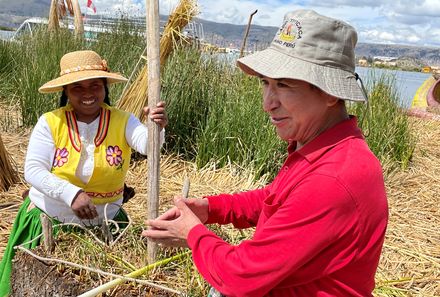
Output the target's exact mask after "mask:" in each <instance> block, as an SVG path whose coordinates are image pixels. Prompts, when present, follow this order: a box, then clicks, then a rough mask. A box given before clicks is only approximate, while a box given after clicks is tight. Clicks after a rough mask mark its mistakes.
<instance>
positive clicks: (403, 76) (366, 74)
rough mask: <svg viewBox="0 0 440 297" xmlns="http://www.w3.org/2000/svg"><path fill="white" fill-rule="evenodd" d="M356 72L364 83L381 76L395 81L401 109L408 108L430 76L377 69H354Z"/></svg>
mask: <svg viewBox="0 0 440 297" xmlns="http://www.w3.org/2000/svg"><path fill="white" fill-rule="evenodd" d="M356 72H357V73H358V74H359V76H360V77H361V79H362V81H364V82H366V81H368V79H371V78H380V77H381V76H382V75H386V77H388V75H390V76H392V77H393V78H394V79H395V86H396V88H397V93H398V94H399V96H400V103H401V105H402V107H406V108H407V107H410V106H411V102H412V99H413V97H414V95H415V93H416V91H417V89H418V88H419V87H420V86H421V85H422V84H423V82H424V81H425V80H426V79H428V78H429V77H430V76H431V75H432V74H430V73H422V72H411V71H399V70H388V69H378V68H365V67H356Z"/></svg>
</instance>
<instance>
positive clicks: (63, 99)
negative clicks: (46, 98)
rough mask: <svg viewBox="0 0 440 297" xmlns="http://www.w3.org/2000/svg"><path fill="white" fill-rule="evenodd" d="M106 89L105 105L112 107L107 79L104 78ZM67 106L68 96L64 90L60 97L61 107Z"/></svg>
mask: <svg viewBox="0 0 440 297" xmlns="http://www.w3.org/2000/svg"><path fill="white" fill-rule="evenodd" d="M104 89H105V97H104V103H105V104H107V105H109V106H110V105H111V104H110V98H109V96H108V87H107V80H106V79H105V78H104ZM66 105H67V95H66V90H65V89H64V90H63V93H62V94H61V97H60V107H63V106H66Z"/></svg>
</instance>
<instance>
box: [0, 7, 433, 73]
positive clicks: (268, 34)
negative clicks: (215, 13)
mask: <svg viewBox="0 0 440 297" xmlns="http://www.w3.org/2000/svg"><path fill="white" fill-rule="evenodd" d="M50 2H51V0H13V1H11V0H0V7H1V10H0V26H6V27H13V28H17V27H18V26H19V25H20V24H21V23H22V22H23V20H24V19H26V18H27V17H31V16H42V17H47V15H48V12H49V7H50ZM166 19H167V17H166V16H161V20H162V21H165V20H166ZM195 21H196V22H197V23H199V24H202V28H203V32H204V39H205V41H206V42H209V43H212V44H215V45H217V46H220V47H235V48H240V46H241V43H242V39H243V36H244V33H245V30H246V26H245V25H233V24H225V23H216V22H212V21H208V20H203V19H200V18H196V19H195ZM277 29H278V28H277V27H269V26H258V25H252V27H251V29H250V31H249V35H248V39H247V49H248V50H261V49H264V48H266V47H267V46H268V45H269V44H270V42H271V41H272V38H273V36H274V35H275V33H276V31H277ZM356 55H357V56H358V57H362V56H365V57H367V58H374V57H376V56H387V57H398V58H402V59H405V60H411V61H412V62H413V64H414V65H419V66H421V65H423V64H429V65H440V48H433V47H416V46H407V45H395V44H370V43H359V44H358V46H357V48H356Z"/></svg>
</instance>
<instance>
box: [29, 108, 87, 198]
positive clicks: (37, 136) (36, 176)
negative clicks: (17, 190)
mask: <svg viewBox="0 0 440 297" xmlns="http://www.w3.org/2000/svg"><path fill="white" fill-rule="evenodd" d="M54 154H55V144H54V141H53V137H52V133H51V131H50V128H49V125H48V123H47V121H46V118H45V117H44V116H41V117H40V118H39V119H38V122H37V124H36V125H35V127H34V130H33V131H32V134H31V137H30V139H29V145H28V148H27V153H26V161H25V164H24V178H25V179H26V181H27V182H28V183H29V184H31V185H32V187H34V188H35V189H36V190H38V191H39V192H41V193H42V194H44V196H45V197H49V198H52V199H58V200H63V201H64V202H65V203H66V204H67V205H69V206H71V205H72V200H73V198H74V197H75V195H76V193H78V191H79V190H80V189H81V188H79V187H77V186H75V185H73V184H71V183H69V182H68V181H66V180H64V179H61V178H59V177H57V176H56V175H54V174H53V173H51V169H52V162H53V157H54Z"/></svg>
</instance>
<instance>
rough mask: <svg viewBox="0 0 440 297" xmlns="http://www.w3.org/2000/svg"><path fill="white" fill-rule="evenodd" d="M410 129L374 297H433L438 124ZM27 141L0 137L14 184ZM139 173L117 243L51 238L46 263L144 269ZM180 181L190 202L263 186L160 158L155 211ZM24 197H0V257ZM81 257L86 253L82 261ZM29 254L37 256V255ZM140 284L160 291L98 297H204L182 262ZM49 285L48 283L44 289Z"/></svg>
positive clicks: (391, 180) (65, 268)
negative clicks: (412, 142)
mask: <svg viewBox="0 0 440 297" xmlns="http://www.w3.org/2000/svg"><path fill="white" fill-rule="evenodd" d="M411 124H412V129H414V131H417V134H418V141H417V146H416V150H415V152H414V156H413V160H412V162H411V163H410V165H409V167H408V168H407V169H406V170H401V169H395V170H393V171H390V172H389V173H388V174H387V176H386V185H387V192H388V200H389V207H390V220H389V226H388V230H387V236H386V240H385V244H384V248H383V254H382V257H381V262H380V265H379V269H378V272H377V274H376V280H377V285H376V290H375V292H374V294H375V296H420V297H421V296H423V297H426V296H440V248H439V247H440V209H439V204H440V183H439V182H438V180H439V179H438V176H440V144H439V143H438V142H436V141H435V140H436V139H440V130H439V129H438V122H432V121H423V120H417V119H413V118H412V119H411ZM28 137H29V132H21V133H16V134H12V133H7V132H2V139H3V142H4V144H5V147H6V149H7V150H8V152H10V156H11V157H12V158H13V160H14V162H15V163H16V164H17V167H18V168H17V169H18V173H19V176H20V177H21V178H22V176H23V164H24V158H25V152H26V145H27V141H28ZM433 140H434V141H433ZM146 170H147V164H146V160H145V159H139V158H137V159H136V160H135V161H133V164H132V166H131V168H130V171H129V174H128V180H127V184H128V185H130V186H133V187H135V189H136V196H135V197H134V198H133V199H132V200H131V201H129V202H128V203H127V204H126V205H125V209H126V211H127V212H128V213H129V215H130V216H131V218H132V219H133V221H134V224H133V226H132V227H131V228H130V230H129V232H127V233H126V235H125V236H124V238H122V239H121V240H120V242H118V243H117V244H115V245H114V246H113V247H111V248H109V247H102V246H99V245H97V244H96V243H95V242H94V240H93V239H92V238H87V236H83V237H81V236H75V235H71V234H60V235H59V236H58V237H56V242H57V245H56V248H55V251H54V252H53V254H52V255H49V256H47V257H49V258H58V259H63V260H65V261H70V262H74V263H76V264H81V265H84V266H88V267H95V268H97V269H100V270H104V271H106V272H110V273H114V274H119V275H124V274H127V273H130V272H131V271H133V270H136V269H138V268H140V267H143V266H145V265H147V264H148V263H147V260H146V246H145V245H146V243H145V242H144V241H142V240H141V239H140V232H141V229H142V227H143V220H144V219H145V218H146V213H147V211H146V209H147V201H146V194H145V193H146V186H145V185H146V183H145V180H146V176H147V172H146ZM185 176H188V177H189V178H190V181H191V188H190V196H192V197H194V196H196V197H200V196H202V195H207V194H212V193H219V192H223V191H228V192H230V191H238V190H243V189H251V188H255V187H258V186H261V185H262V184H264V183H266V182H267V180H265V179H264V178H262V179H260V180H258V181H254V178H253V174H252V172H246V171H245V170H242V169H240V170H238V169H237V168H234V167H233V166H227V167H225V168H222V169H217V168H215V167H214V166H207V167H204V168H203V169H196V166H195V165H194V164H193V163H189V162H183V161H180V160H179V159H178V158H177V157H174V156H167V155H166V156H163V157H162V161H161V180H160V198H161V211H163V210H164V209H166V208H168V207H169V205H170V204H171V203H172V197H173V196H174V195H177V194H180V193H181V190H182V183H183V180H184V178H185ZM25 189H26V184H25V182H24V181H21V182H20V183H18V184H16V185H15V186H12V187H11V188H10V189H9V191H7V192H0V212H1V216H2V221H1V224H0V228H1V229H0V232H1V233H0V234H1V235H0V253H3V250H4V247H5V246H6V242H7V239H8V234H9V230H10V228H11V227H12V223H13V220H14V217H15V215H16V212H17V210H18V207H19V205H20V203H21V201H22V198H21V195H20V194H21V192H22V191H23V190H25ZM216 232H218V233H219V234H221V236H223V237H224V238H227V239H228V240H230V241H232V242H239V241H240V240H242V239H244V238H245V237H246V236H248V234H249V233H247V232H236V231H233V230H232V229H230V228H228V227H227V226H226V227H221V228H216ZM72 241H74V243H72ZM72 247H75V248H73V249H72ZM86 250H87V251H88V253H84V251H86ZM90 251H92V252H90ZM35 252H36V253H37V254H39V255H40V256H41V255H43V256H45V253H44V252H43V251H42V249H37V250H36V251H35ZM182 252H183V251H182V250H177V249H164V250H161V251H160V253H161V255H160V258H161V259H165V258H168V257H170V256H174V255H178V254H180V253H182ZM85 254H87V256H85ZM21 256H23V255H21ZM26 256H27V255H26ZM52 267H53V268H52V270H53V271H56V272H57V273H59V274H60V275H63V276H66V277H67V276H69V275H70V277H71V279H74V280H77V281H78V280H79V281H82V282H83V290H85V288H86V287H87V288H88V289H90V288H93V287H94V286H98V285H100V284H102V283H104V282H107V281H109V280H111V278H110V277H108V276H103V275H98V274H96V273H94V272H89V271H86V270H84V269H78V268H75V267H72V266H69V265H62V264H58V265H53V266H52ZM142 279H143V280H144V281H150V282H154V283H155V284H157V285H160V286H164V287H165V288H164V289H161V288H157V287H155V288H153V287H151V286H149V285H146V284H139V283H134V282H128V283H126V284H124V285H121V286H118V287H116V288H113V289H111V290H108V291H107V292H106V295H102V296H178V295H177V294H176V293H172V292H171V291H169V290H167V288H169V289H172V290H175V291H179V292H182V293H185V294H188V295H189V296H205V295H206V292H207V288H208V285H207V284H206V283H205V282H204V281H203V279H202V278H201V277H200V276H199V275H198V273H197V272H196V269H195V268H194V267H193V265H192V262H191V259H190V256H189V255H184V256H182V257H181V258H180V259H178V260H176V261H173V262H170V263H168V264H167V265H164V266H162V267H160V268H158V269H154V270H152V271H150V272H149V273H148V274H147V275H144V276H142ZM49 280H50V278H49V277H48V278H47V281H49ZM43 281H44V278H43Z"/></svg>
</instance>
